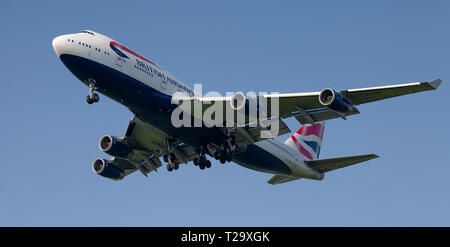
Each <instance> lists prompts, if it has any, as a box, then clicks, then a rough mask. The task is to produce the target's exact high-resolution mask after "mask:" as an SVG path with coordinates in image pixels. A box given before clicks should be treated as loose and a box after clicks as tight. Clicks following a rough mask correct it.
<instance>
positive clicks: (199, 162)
mask: <svg viewBox="0 0 450 247" xmlns="http://www.w3.org/2000/svg"><path fill="white" fill-rule="evenodd" d="M194 165H196V166H198V167H199V168H200V170H204V169H205V168H210V167H211V161H209V160H208V159H206V155H205V154H204V153H202V154H200V156H199V157H198V158H195V159H194Z"/></svg>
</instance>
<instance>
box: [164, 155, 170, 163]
mask: <svg viewBox="0 0 450 247" xmlns="http://www.w3.org/2000/svg"><path fill="white" fill-rule="evenodd" d="M163 160H164V162H166V163H167V162H169V156H168V155H167V154H165V155H163Z"/></svg>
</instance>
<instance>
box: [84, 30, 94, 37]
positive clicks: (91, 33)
mask: <svg viewBox="0 0 450 247" xmlns="http://www.w3.org/2000/svg"><path fill="white" fill-rule="evenodd" d="M81 32H82V33H87V34H90V35H92V36H95V35H94V33H93V32H89V31H86V30H83V31H81Z"/></svg>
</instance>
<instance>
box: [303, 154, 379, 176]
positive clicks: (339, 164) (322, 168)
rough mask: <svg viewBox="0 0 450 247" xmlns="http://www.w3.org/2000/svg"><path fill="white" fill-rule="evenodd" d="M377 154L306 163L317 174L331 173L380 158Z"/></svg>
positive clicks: (308, 161) (307, 161)
mask: <svg viewBox="0 0 450 247" xmlns="http://www.w3.org/2000/svg"><path fill="white" fill-rule="evenodd" d="M378 157H379V156H378V155H375V154H365V155H357V156H347V157H340V158H332V159H322V160H306V161H305V163H306V164H307V165H308V166H309V167H311V168H312V169H314V170H316V171H317V172H329V171H332V170H336V169H339V168H343V167H346V166H351V165H355V164H358V163H361V162H364V161H368V160H371V159H375V158H378Z"/></svg>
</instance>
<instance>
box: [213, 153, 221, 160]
mask: <svg viewBox="0 0 450 247" xmlns="http://www.w3.org/2000/svg"><path fill="white" fill-rule="evenodd" d="M214 159H216V160H218V159H220V153H219V152H215V153H214Z"/></svg>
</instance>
